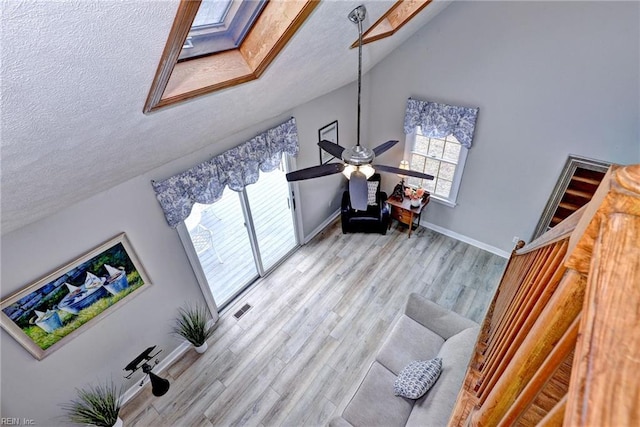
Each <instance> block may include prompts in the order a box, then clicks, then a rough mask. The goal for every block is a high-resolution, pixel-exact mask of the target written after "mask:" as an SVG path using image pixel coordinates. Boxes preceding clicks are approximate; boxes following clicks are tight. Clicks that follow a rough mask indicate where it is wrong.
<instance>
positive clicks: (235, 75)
mask: <svg viewBox="0 0 640 427" xmlns="http://www.w3.org/2000/svg"><path fill="white" fill-rule="evenodd" d="M318 4H319V0H286V1H269V2H268V3H267V5H266V6H265V8H264V10H263V11H262V13H261V14H260V16H259V17H258V19H257V20H256V22H255V23H254V25H253V27H252V28H251V30H249V33H248V34H247V37H246V38H245V40H244V41H243V42H242V44H241V46H240V47H238V48H237V49H232V50H228V51H224V52H219V53H215V54H212V55H209V56H205V57H201V58H195V59H191V60H189V61H183V62H180V63H178V57H179V56H180V52H181V50H182V46H183V45H184V43H185V40H186V39H187V35H188V34H189V31H190V29H191V25H192V23H193V20H194V18H195V16H196V14H197V12H198V9H199V7H200V0H181V1H180V4H179V5H178V11H177V13H176V18H175V20H174V22H173V26H172V28H171V31H170V33H169V38H168V40H167V44H166V45H165V48H164V51H163V54H162V57H161V59H160V62H159V64H158V68H157V70H156V75H155V77H154V80H153V83H152V84H151V89H150V90H149V95H148V96H147V101H146V103H145V105H144V108H143V112H144V113H150V112H152V111H155V110H158V109H160V108H163V107H166V106H169V105H173V104H176V103H179V102H182V101H185V100H188V99H191V98H194V97H197V96H200V95H204V94H207V93H211V92H214V91H217V90H220V89H224V88H228V87H231V86H235V85H238V84H241V83H245V82H248V81H251V80H255V79H258V78H259V77H260V76H261V75H262V73H263V72H264V71H265V70H266V69H267V67H268V66H269V65H270V64H271V62H272V61H273V60H274V59H275V58H276V56H277V55H278V54H279V53H280V51H282V49H283V48H284V46H286V44H287V43H288V41H289V40H290V39H291V38H292V37H293V35H294V34H295V33H296V31H297V30H298V28H300V26H301V25H302V24H303V23H304V21H305V20H306V19H307V18H308V17H309V15H310V14H311V12H313V10H314V9H315V8H316V7H317V6H318Z"/></svg>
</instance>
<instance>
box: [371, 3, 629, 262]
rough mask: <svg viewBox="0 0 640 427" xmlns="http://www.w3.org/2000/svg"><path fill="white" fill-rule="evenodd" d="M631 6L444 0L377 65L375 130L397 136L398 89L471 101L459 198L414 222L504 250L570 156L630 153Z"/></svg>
mask: <svg viewBox="0 0 640 427" xmlns="http://www.w3.org/2000/svg"><path fill="white" fill-rule="evenodd" d="M639 8H640V4H639V3H638V2H625V3H614V2H454V3H453V4H452V5H451V6H449V7H448V8H447V9H445V10H444V11H443V12H442V13H441V14H440V15H438V17H437V18H436V19H434V20H433V21H432V22H430V23H429V24H428V25H426V26H425V27H423V28H422V29H421V30H419V31H418V32H417V33H416V34H414V35H413V36H412V37H411V38H410V39H409V40H408V41H407V42H405V43H404V44H403V45H402V46H401V47H399V48H398V49H396V50H395V51H394V52H392V53H391V54H390V55H389V56H387V57H386V58H385V59H384V60H383V61H382V62H380V63H379V64H378V65H376V66H375V67H374V69H373V70H372V71H371V73H370V75H371V79H372V83H371V86H372V87H373V89H372V99H371V105H370V112H371V115H370V117H368V126H369V132H370V133H371V135H376V136H378V137H379V138H376V139H380V140H384V139H386V138H387V137H390V136H396V135H402V123H403V117H404V108H405V104H406V99H407V98H408V97H414V98H416V99H424V100H431V101H437V102H444V103H451V104H454V105H465V106H476V107H480V112H479V116H478V123H477V126H476V134H475V140H474V144H475V145H474V146H473V148H472V149H471V150H470V151H469V156H468V158H467V163H466V167H465V172H464V176H463V180H462V184H461V187H460V193H459V195H458V203H459V205H458V206H457V207H455V208H449V207H446V206H444V205H439V204H437V203H431V204H430V205H429V207H428V209H427V210H426V212H425V214H426V215H425V214H423V217H422V220H423V221H428V222H431V223H434V224H436V225H438V226H440V227H443V228H445V229H448V230H452V231H453V232H455V233H459V234H462V235H465V236H468V237H470V238H472V239H475V240H478V241H480V242H483V243H486V244H488V245H491V246H494V247H496V248H499V249H502V250H504V251H510V250H511V248H512V243H511V239H512V237H513V236H519V237H520V238H524V239H526V240H528V239H529V238H530V236H531V234H532V232H533V230H534V228H535V226H536V224H537V221H538V219H539V217H540V214H541V213H542V210H543V208H544V206H545V204H546V202H547V199H548V197H549V195H550V194H551V191H552V190H553V187H554V185H555V183H556V181H557V179H558V177H559V175H560V172H561V169H562V167H563V165H564V163H565V160H566V158H567V156H568V155H569V154H578V155H582V156H585V157H590V158H595V159H600V160H605V161H610V162H615V163H621V164H629V163H637V162H638V161H640V130H639V120H638V118H639V116H640V110H639V106H638V104H639V99H640V97H639V95H640V89H639V81H640V73H639V70H638V67H639V63H640V58H639V52H640V46H639V43H640V33H639V29H638V28H639V21H640V19H639V17H640V12H639ZM407 65H410V66H407ZM394 155H395V157H394ZM401 155H402V152H401V151H396V152H393V153H390V154H389V156H387V155H385V157H384V160H385V163H386V162H387V161H392V162H393V163H394V164H397V163H398V162H399V161H400V160H401ZM394 184H395V179H387V180H386V185H387V186H388V187H392V186H393V185H394Z"/></svg>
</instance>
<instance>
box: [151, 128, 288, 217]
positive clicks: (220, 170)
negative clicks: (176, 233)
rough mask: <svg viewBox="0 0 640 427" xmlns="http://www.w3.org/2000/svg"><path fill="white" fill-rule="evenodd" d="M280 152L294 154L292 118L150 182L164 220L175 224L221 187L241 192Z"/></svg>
mask: <svg viewBox="0 0 640 427" xmlns="http://www.w3.org/2000/svg"><path fill="white" fill-rule="evenodd" d="M282 153H287V154H289V155H291V156H295V155H297V154H298V130H297V127H296V121H295V119H294V118H293V117H292V118H291V119H289V120H287V121H286V122H284V123H282V124H280V125H278V126H276V127H274V128H272V129H269V130H267V131H265V132H263V133H261V134H260V135H257V136H256V137H254V138H252V139H251V140H249V141H247V142H245V143H243V144H240V145H238V146H237V147H234V148H232V149H230V150H228V151H225V152H224V153H222V154H220V155H218V156H215V157H213V158H212V159H210V160H208V161H206V162H203V163H200V164H199V165H196V166H194V167H192V168H191V169H189V170H187V171H184V172H182V173H179V174H177V175H174V176H172V177H170V178H168V179H165V180H164V181H159V182H156V181H152V182H151V184H152V185H153V189H154V190H155V192H156V197H157V199H158V201H159V202H160V206H161V207H162V210H163V211H164V215H165V217H166V218H167V222H168V223H169V225H170V226H171V227H176V226H177V225H178V224H179V223H180V222H182V221H184V220H185V219H186V218H187V217H188V216H189V214H190V213H191V208H192V207H193V205H194V204H195V203H205V204H211V203H214V202H216V201H217V200H218V199H220V198H221V197H222V192H223V191H224V187H225V186H229V188H230V189H231V190H234V191H242V190H243V189H244V187H245V186H247V185H249V184H253V183H255V182H257V181H258V177H259V170H261V171H263V172H270V171H272V170H274V169H276V168H277V167H279V166H280V159H281V158H282Z"/></svg>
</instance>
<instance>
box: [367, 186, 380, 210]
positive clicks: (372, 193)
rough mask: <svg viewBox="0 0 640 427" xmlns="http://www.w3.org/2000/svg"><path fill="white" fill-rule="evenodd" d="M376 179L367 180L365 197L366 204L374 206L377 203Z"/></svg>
mask: <svg viewBox="0 0 640 427" xmlns="http://www.w3.org/2000/svg"><path fill="white" fill-rule="evenodd" d="M378 184H379V182H378V181H367V187H368V188H369V193H368V195H367V196H368V197H367V204H368V205H369V206H375V205H377V204H378V202H377V201H376V195H377V194H378Z"/></svg>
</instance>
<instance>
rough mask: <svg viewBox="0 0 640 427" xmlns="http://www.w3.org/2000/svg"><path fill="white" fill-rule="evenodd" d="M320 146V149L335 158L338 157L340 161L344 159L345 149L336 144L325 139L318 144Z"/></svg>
mask: <svg viewBox="0 0 640 427" xmlns="http://www.w3.org/2000/svg"><path fill="white" fill-rule="evenodd" d="M318 145H319V146H320V148H322V149H323V150H324V151H326V152H327V153H329V154H331V155H332V156H333V157H337V158H339V159H341V158H342V152H343V151H344V147H342V146H340V145H338V144H336V143H334V142H331V141H327V140H326V139H323V140H322V141H320V142H318Z"/></svg>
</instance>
